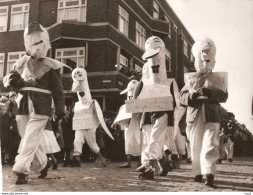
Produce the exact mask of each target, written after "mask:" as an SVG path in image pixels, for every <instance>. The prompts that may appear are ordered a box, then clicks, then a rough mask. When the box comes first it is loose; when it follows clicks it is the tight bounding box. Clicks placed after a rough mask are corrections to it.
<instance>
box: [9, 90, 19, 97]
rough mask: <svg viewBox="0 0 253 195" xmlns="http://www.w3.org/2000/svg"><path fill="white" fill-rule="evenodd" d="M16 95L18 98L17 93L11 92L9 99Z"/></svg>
mask: <svg viewBox="0 0 253 195" xmlns="http://www.w3.org/2000/svg"><path fill="white" fill-rule="evenodd" d="M14 95H15V96H17V94H16V92H15V91H10V93H9V98H12V97H13V96H14Z"/></svg>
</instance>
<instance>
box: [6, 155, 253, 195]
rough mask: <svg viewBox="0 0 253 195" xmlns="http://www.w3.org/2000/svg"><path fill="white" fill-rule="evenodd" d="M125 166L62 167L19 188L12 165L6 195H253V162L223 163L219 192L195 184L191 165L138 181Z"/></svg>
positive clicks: (217, 184) (218, 176) (218, 178)
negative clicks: (184, 194) (126, 194)
mask: <svg viewBox="0 0 253 195" xmlns="http://www.w3.org/2000/svg"><path fill="white" fill-rule="evenodd" d="M121 164H122V162H112V163H110V164H109V165H108V166H107V167H104V168H96V167H95V166H94V164H93V163H82V167H81V168H71V167H62V164H59V168H58V170H50V171H49V173H48V176H47V178H45V179H37V175H36V174H30V175H29V183H28V184H26V185H15V181H16V176H15V175H14V174H13V173H12V172H11V168H12V167H11V166H10V165H4V166H3V167H2V168H3V171H2V172H3V191H4V192H46V191H50V192H62V191H63V192H69V191H76V192H130V191H132V192H140V191H148V192H167V191H170V192H178V191H181V192H195V191H204V192H209V191H214V192H231V191H244V192H245V191H246V192H253V158H237V159H234V162H232V163H229V162H223V163H222V164H220V165H218V166H217V176H216V179H215V184H216V186H217V188H216V189H213V188H210V187H206V186H205V185H204V183H196V182H193V175H192V174H191V165H189V164H187V163H186V162H184V161H182V162H181V165H180V169H174V170H173V172H169V173H168V175H167V176H165V177H162V176H160V177H156V178H155V179H154V180H143V179H139V178H138V173H137V172H134V170H135V168H136V167H137V164H136V163H135V162H133V165H132V168H129V169H118V168H116V167H117V166H119V165H121Z"/></svg>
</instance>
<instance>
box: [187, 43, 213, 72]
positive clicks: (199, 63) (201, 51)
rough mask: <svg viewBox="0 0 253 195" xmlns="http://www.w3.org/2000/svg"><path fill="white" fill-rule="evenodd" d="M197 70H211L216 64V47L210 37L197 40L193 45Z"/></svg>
mask: <svg viewBox="0 0 253 195" xmlns="http://www.w3.org/2000/svg"><path fill="white" fill-rule="evenodd" d="M192 54H193V56H194V57H195V69H196V71H197V72H211V71H212V69H213V68H214V65H215V62H216V61H215V54H216V47H215V45H214V42H213V41H212V40H211V39H210V38H203V39H199V40H197V41H196V42H195V43H194V45H193V47H192Z"/></svg>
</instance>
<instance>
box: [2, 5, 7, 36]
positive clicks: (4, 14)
mask: <svg viewBox="0 0 253 195" xmlns="http://www.w3.org/2000/svg"><path fill="white" fill-rule="evenodd" d="M7 21H8V6H4V7H0V32H4V31H6V30H7Z"/></svg>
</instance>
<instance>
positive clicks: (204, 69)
mask: <svg viewBox="0 0 253 195" xmlns="http://www.w3.org/2000/svg"><path fill="white" fill-rule="evenodd" d="M192 53H193V55H194V57H195V68H196V71H197V73H187V74H185V79H186V81H185V82H186V84H185V86H184V87H183V89H182V90H181V92H180V102H181V104H182V105H184V106H187V114H186V123H187V127H186V134H187V138H188V139H189V141H190V146H191V155H192V168H193V172H194V174H195V178H194V181H195V182H201V181H202V178H203V175H205V176H206V183H205V184H206V185H207V186H211V187H214V185H213V182H214V176H215V172H216V161H217V160H218V158H219V129H220V125H221V121H222V111H221V106H220V104H219V103H222V102H226V100H227V97H228V94H227V73H224V72H212V69H213V68H214V65H215V54H216V47H215V44H214V42H213V41H212V40H211V39H209V38H203V39H200V40H198V41H196V43H195V44H194V45H193V47H192Z"/></svg>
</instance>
